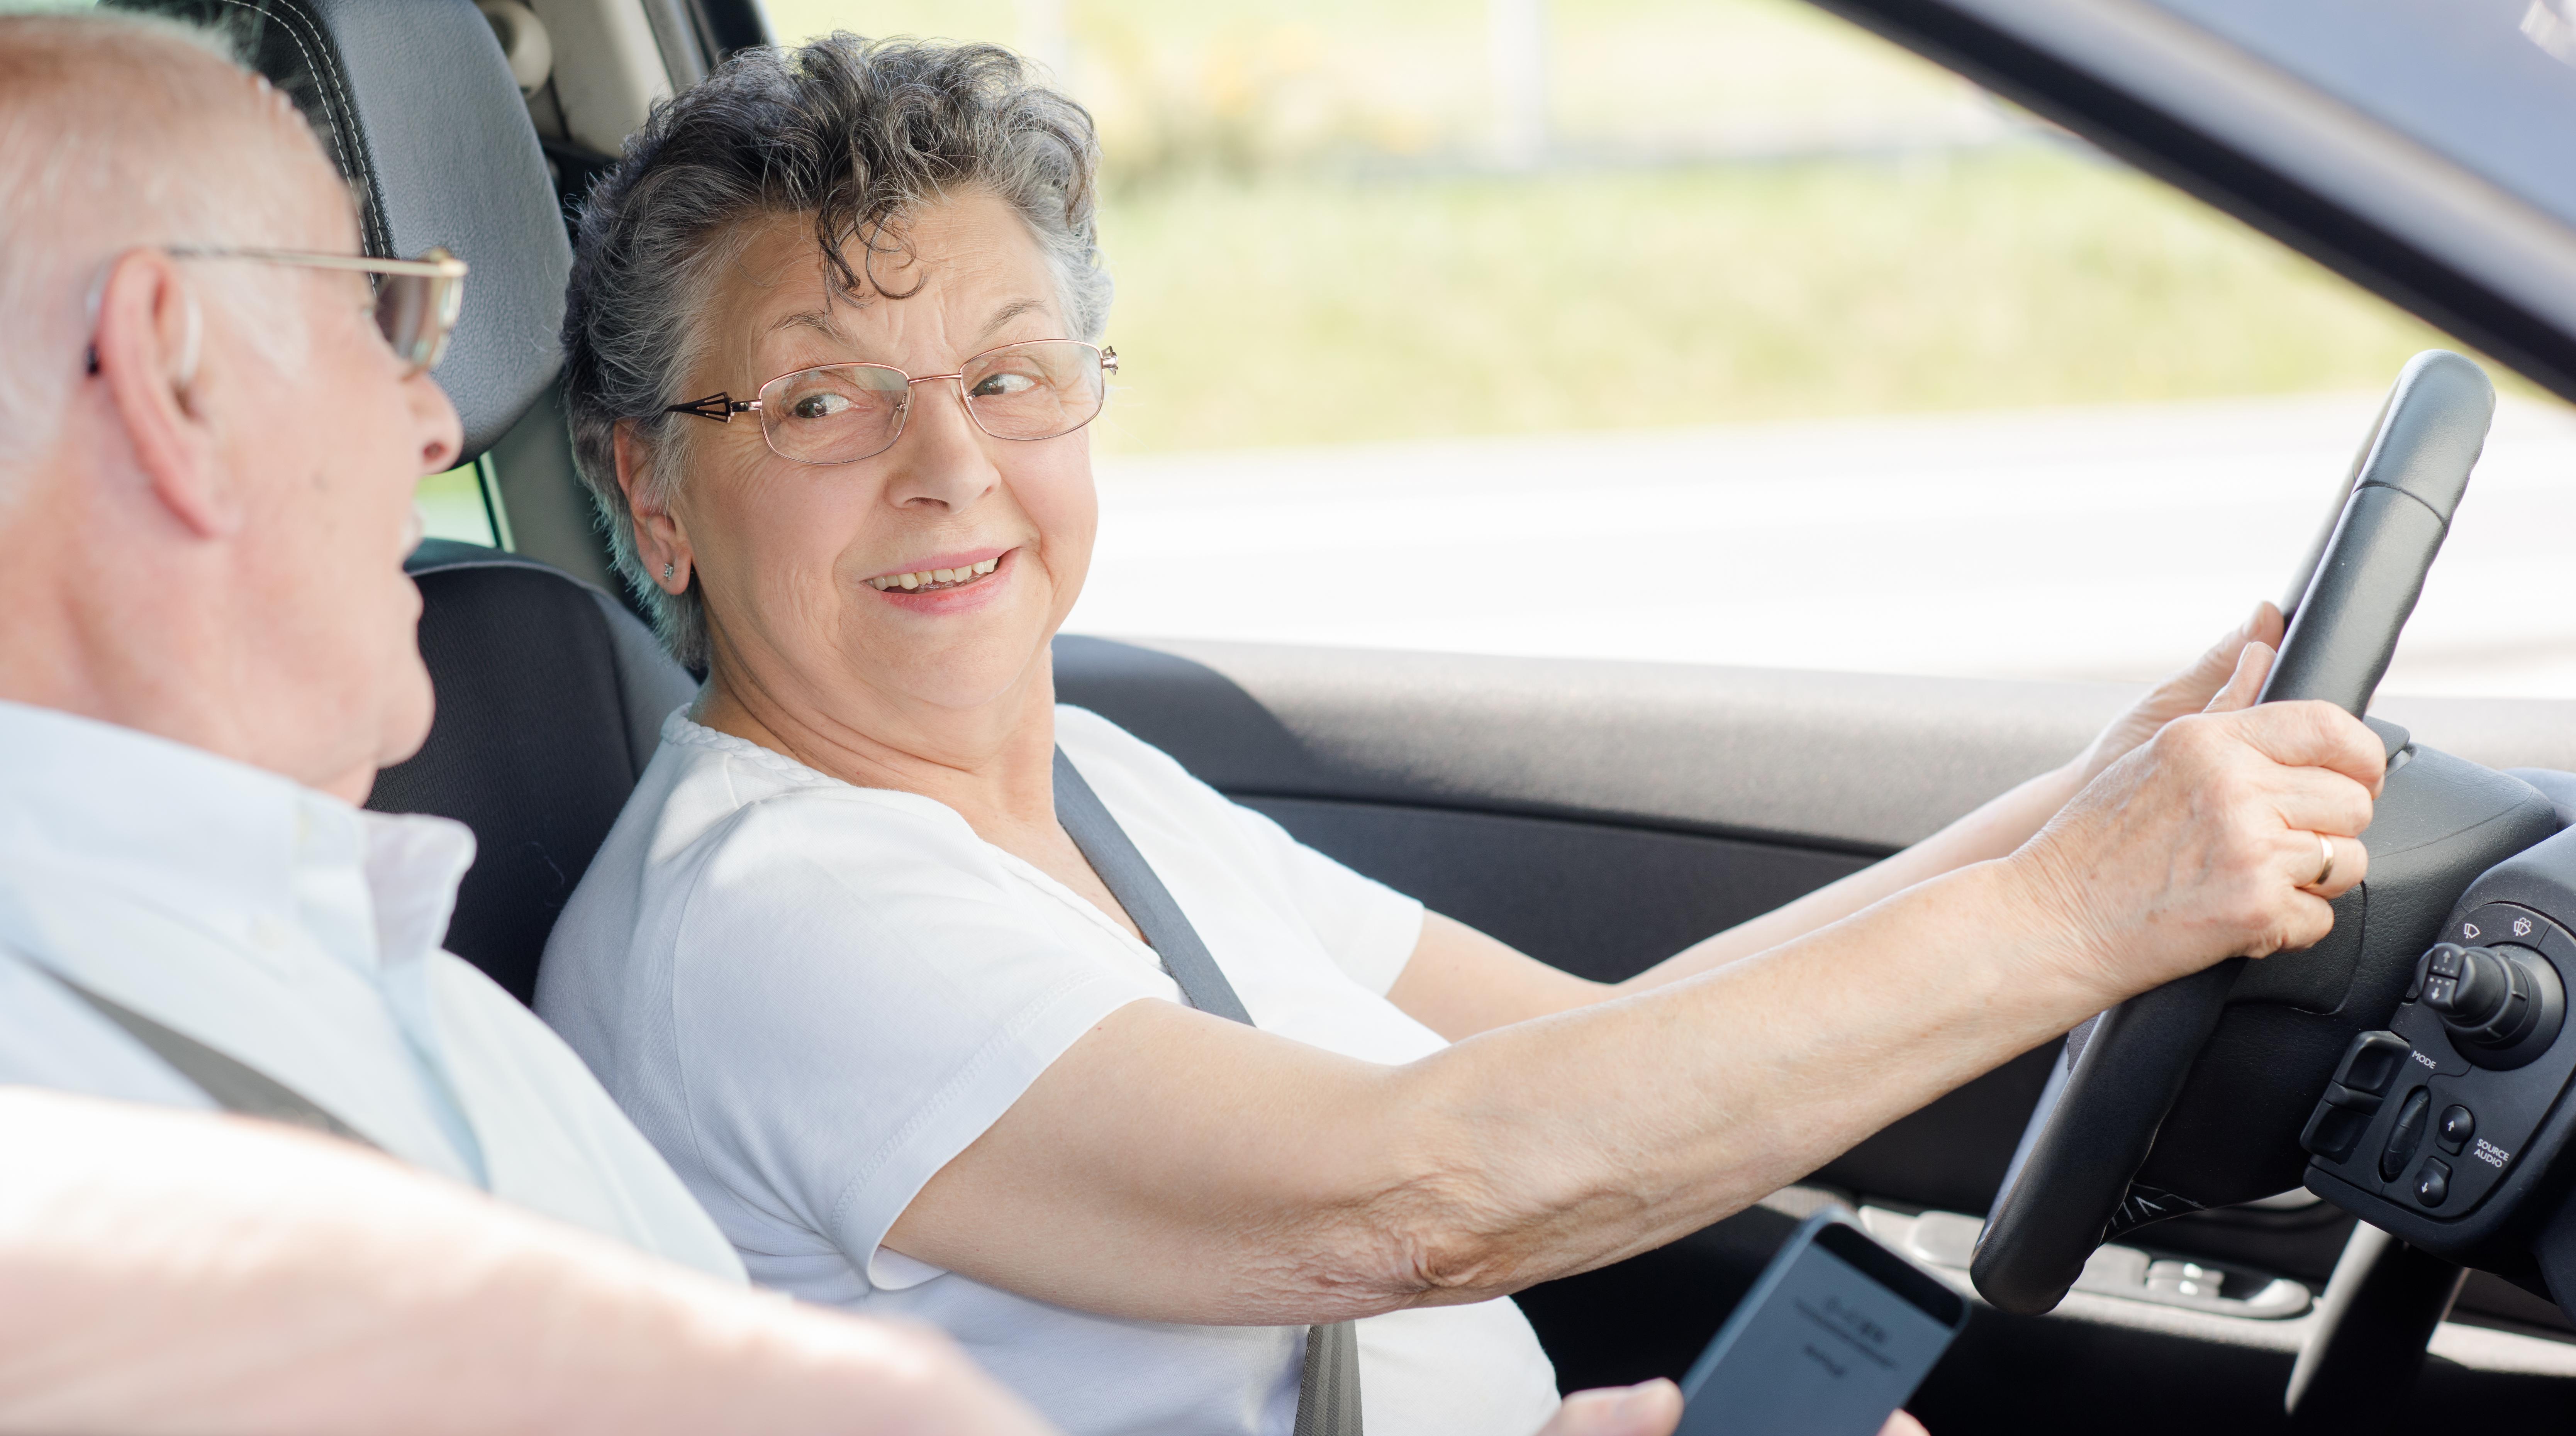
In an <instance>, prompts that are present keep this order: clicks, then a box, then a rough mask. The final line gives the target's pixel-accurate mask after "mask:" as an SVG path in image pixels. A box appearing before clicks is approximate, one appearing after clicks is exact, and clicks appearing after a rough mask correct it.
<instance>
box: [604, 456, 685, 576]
mask: <svg viewBox="0 0 2576 1436" xmlns="http://www.w3.org/2000/svg"><path fill="white" fill-rule="evenodd" d="M616 445H617V487H618V490H619V492H621V493H622V494H624V495H625V498H626V512H627V514H628V516H629V517H630V518H632V519H633V521H634V524H635V556H636V557H637V558H638V559H641V560H642V561H643V563H644V574H645V577H647V578H649V579H651V580H652V582H653V584H654V586H655V587H657V588H659V589H661V590H662V591H663V592H664V593H686V592H687V591H688V588H689V534H688V530H687V529H686V528H684V527H682V526H681V523H680V520H679V518H678V516H677V515H675V514H673V513H672V512H671V509H670V504H669V501H668V500H667V498H666V497H665V496H664V495H662V494H660V493H659V492H657V487H658V486H657V485H654V484H652V483H649V482H647V481H646V477H645V474H646V470H647V469H648V468H649V467H650V466H651V463H652V454H651V451H650V450H649V449H647V448H646V446H645V443H644V441H643V439H642V438H640V437H638V436H637V434H636V432H635V425H634V423H633V422H632V421H631V420H620V421H619V422H618V425H617V430H616Z"/></svg>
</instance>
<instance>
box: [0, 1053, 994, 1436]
mask: <svg viewBox="0 0 2576 1436" xmlns="http://www.w3.org/2000/svg"><path fill="white" fill-rule="evenodd" d="M0 1134H5V1139H6V1141H7V1144H8V1147H9V1150H10V1153H11V1157H10V1162H9V1166H8V1177H7V1180H6V1181H5V1182H0V1431H45V1432H52V1433H69V1432H87V1431H100V1432H105V1431H114V1432H119V1433H124V1436H138V1433H162V1432H169V1433H181V1432H191V1433H193V1432H208V1433H213V1432H236V1431H238V1432H253V1431H256V1432H260V1433H264V1436H292V1433H301V1432H312V1433H316V1436H320V1433H325V1432H331V1433H345V1432H350V1431H366V1432H370V1433H423V1436H428V1434H429V1433H449V1432H454V1433H466V1432H493V1431H531V1432H533V1431H540V1430H542V1431H547V1432H557V1433H565V1432H588V1431H599V1432H610V1431H615V1432H620V1433H639V1432H660V1431H670V1432H680V1431H707V1430H721V1429H729V1428H742V1429H758V1430H763V1431H770V1432H789V1431H798V1432H801V1431H812V1432H823V1431H845V1432H855V1431H868V1432H924V1433H928V1432H941V1433H952V1432H953V1433H966V1432H977V1433H984V1432H990V1433H1012V1436H1023V1433H1033V1432H1036V1431H1039V1430H1042V1429H1043V1428H1042V1427H1041V1426H1040V1425H1039V1423H1037V1422H1036V1421H1035V1420H1034V1418H1032V1417H1030V1416H1029V1415H1028V1414H1027V1413H1026V1412H1025V1411H1024V1410H1023V1409H1022V1408H1020V1407H1018V1406H1017V1405H1016V1403H1014V1402H1012V1401H1011V1400H1010V1399H1009V1398H1008V1397H1006V1396H1004V1395H1002V1394H1001V1393H1000V1392H999V1391H998V1390H997V1389H995V1388H993V1387H992V1386H991V1384H990V1383H989V1382H988V1381H986V1380H985V1379H984V1378H982V1377H981V1376H980V1375H978V1374H976V1373H974V1372H973V1371H972V1370H971V1369H970V1368H969V1367H968V1365H967V1363H966V1362H965V1361H964V1359H963V1358H962V1357H960V1356H959V1355H957V1354H956V1353H955V1351H954V1350H953V1349H952V1348H950V1347H948V1346H947V1345H946V1344H945V1343H944V1342H941V1341H939V1340H937V1339H936V1338H925V1337H920V1336H915V1335H912V1334H910V1333H906V1332H901V1331H897V1330H894V1329H891V1328H888V1327H884V1326H881V1325H878V1324H875V1323H867V1322H860V1321H856V1320H851V1319H847V1318H842V1317H839V1316H836V1315H832V1314H829V1313H824V1312H819V1311H815V1310H811V1309H806V1308H799V1307H796V1306H793V1305H792V1304H790V1303H788V1302H787V1301H785V1300H784V1299H782V1298H777V1297H772V1296H765V1295H761V1294H757V1293H753V1292H749V1291H745V1290H742V1289H740V1288H736V1287H732V1286H728V1285H726V1284H724V1283H721V1282H717V1281H715V1280H713V1279H711V1278H707V1277H704V1276H700V1275H698V1274H696V1273H693V1272H689V1271H686V1270H683V1269H681V1268H678V1267H675V1266H672V1265H670V1264H668V1263H664V1262H660V1261H658V1260H654V1259H651V1258H647V1257H644V1256H642V1255H640V1254H637V1253H634V1252H631V1251H628V1250H627V1249H625V1248H622V1247H619V1246H616V1245H615V1244H613V1243H610V1242H608V1241H606V1240H604V1239H601V1238H598V1237H595V1236H593V1235H591V1234H589V1233H586V1232H581V1231H577V1230H573V1229H570V1228H565V1227H561V1226H558V1225H556V1224H554V1223H551V1222H547V1221H543V1220H540V1219H537V1218H533V1217H530V1216H526V1215H524V1214H521V1213H518V1212H515V1211H512V1210H510V1209H508V1208H506V1207H503V1206H501V1205H500V1204H498V1203H495V1202H493V1201H491V1200H490V1199H488V1198H485V1197H483V1196H482V1195H481V1194H479V1193H475V1192H472V1191H468V1190H465V1189H462V1188H457V1187H453V1186H450V1185H448V1184H446V1183H443V1182H440V1181H437V1180H435V1179H431V1178H425V1177H421V1176H418V1175H416V1174H414V1173H411V1172H409V1171H407V1170H405V1169H403V1168H400V1167H398V1166H396V1165H394V1164H393V1163H391V1162H388V1161H385V1160H383V1159H380V1158H376V1157H374V1156H372V1155H369V1154H365V1153H361V1152H358V1151H356V1150H355V1149H352V1148H346V1147H342V1146H340V1145H339V1144H336V1143H330V1142H327V1141H324V1140H322V1139H318V1138H310V1137H306V1136H303V1135H301V1134H296V1133H289V1132H286V1131H284V1130H283V1129H276V1128H270V1127H267V1126H265V1125H264V1124H255V1123H248V1122H242V1121H238V1120H234V1119H229V1118H218V1117H209V1116H204V1115H200V1114H192V1113H177V1112H166V1111H158V1110H153V1109H145V1108H136V1107H130V1106H126V1105H123V1104H117V1103H109V1102H100V1101H94V1100H90V1099H83V1098H72V1097H64V1096H61V1095H58V1094H50V1093H39V1092H33V1091H30V1090H27V1089H0Z"/></svg>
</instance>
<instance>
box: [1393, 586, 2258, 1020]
mask: <svg viewBox="0 0 2576 1436" xmlns="http://www.w3.org/2000/svg"><path fill="white" fill-rule="evenodd" d="M2281 627H2282V624H2281V611H2280V610H2279V609H2277V608H2274V607H2273V606H2272V605H2271V604H2270V603H2268V602H2266V603H2262V604H2259V605H2257V606H2256V607H2255V610H2254V612H2253V614H2252V615H2251V616H2249V617H2248V618H2247V619H2246V620H2245V622H2244V623H2243V624H2241V625H2239V626H2238V627H2237V628H2236V629H2235V630H2234V631H2232V632H2230V633H2228V634H2227V635H2226V636H2225V637H2223V638H2221V639H2219V641H2218V642H2216V643H2214V644H2212V645H2210V648H2209V651H2208V652H2206V653H2204V654H2202V655H2201V656H2200V657H2199V659H2198V660H2196V661H2195V662H2193V663H2192V665H2191V666H2190V667H2188V668H2185V669H2183V670H2182V671H2181V672H2179V673H2176V674H2174V675H2173V676H2172V677H2170V678H2168V679H2166V680H2165V681H2164V682H2162V683H2160V684H2158V685H2156V687H2155V688H2153V689H2151V690H2150V691H2149V692H2148V693H2147V694H2146V696H2145V697H2143V698H2140V699H2139V700H2138V701H2137V702H2136V703H2134V704H2132V705H2130V707H2129V709H2128V710H2127V711H2126V712H2124V713H2122V714H2121V715H2120V716H2119V717H2118V718H2115V719H2113V720H2112V721H2111V723H2110V725H2109V726H2108V727H2106V728H2104V729H2103V730H2102V732H2101V733H2100V734H2099V735H2098V736H2096V737H2095V738H2094V740H2093V742H2092V744H2091V745H2090V746H2088V747H2087V748H2086V749H2085V750H2084V751H2083V752H2081V753H2079V754H2077V755H2076V756H2075V757H2073V758H2072V759H2069V760H2068V761H2067V762H2066V763H2065V764H2063V765H2062V766H2059V767H2056V768H2052V769H2050V770H2049V771H2047V772H2045V773H2042V774H2040V775H2039V776H2038V777H2035V778H2032V779H2030V780H2029V781H2028V782H2025V783H2023V784H2021V785H2020V786H2018V787H2016V788H2014V789H2012V790H2011V791H2010V792H2007V793H2004V794H2002V795H2001V796H1999V797H1996V798H1994V799H1992V800H1990V801H1988V802H1987V803H1985V804H1984V805H1983V806H1981V807H1979V808H1978V809H1977V810H1976V811H1975V812H1972V813H1970V814H1968V815H1967V816H1966V817H1963V818H1960V819H1959V820H1958V821H1956V822H1954V823H1952V824H1950V825H1949V826H1948V827H1946V828H1943V829H1942V830H1941V831H1939V832H1937V833H1934V834H1933V835H1932V836H1930V837H1928V838H1925V839H1924V840H1923V841H1921V842H1919V843H1916V844H1914V845H1913V846H1912V847H1909V848H1907V849H1905V850H1904V851H1903V852H1900V853H1896V854H1894V855H1892V856H1890V857H1888V858H1886V859H1884V860H1882V861H1879V862H1876V863H1872V864H1870V865H1869V866H1868V867H1866V868H1863V869H1861V870H1860V871H1859V872H1856V873H1853V874H1852V875H1851V876H1849V877H1846V878H1843V879H1841V880H1840V881H1837V882H1832V883H1828V884H1826V885H1825V886H1824V887H1821V888H1818V889H1817V890H1816V891H1814V892H1811V893H1809V894H1807V895H1806V896H1804V897H1802V898H1799V899H1797V900H1796V901H1794V902H1790V903H1786V904H1783V905H1782V906H1780V907H1777V908H1774V909H1773V910H1771V911H1770V912H1767V913H1764V914H1763V915H1761V916H1760V917H1757V918H1752V919H1750V920H1748V921H1745V922H1741V923H1738V924H1736V925H1735V926H1734V927H1731V928H1728V929H1727V930H1726V931H1724V932H1721V933H1718V934H1717V935H1716V936H1714V937H1710V938H1707V939H1704V940H1702V941H1700V942H1697V943H1694V944H1692V945H1691V946H1689V947H1687V948H1684V949H1683V950H1682V951H1681V952H1679V953H1677V954H1675V955H1674V956H1673V957H1670V958H1668V959H1666V960H1665V961H1663V962H1660V963H1657V964H1656V965H1655V966H1653V967H1651V968H1648V969H1647V970H1645V971H1644V972H1641V973H1639V974H1637V975H1636V976H1635V977H1632V978H1630V979H1628V980H1627V981H1625V982H1622V983H1615V984H1614V983H1600V982H1591V981H1588V980H1586V979H1584V978H1580V977H1576V976H1574V975H1573V974H1571V973H1567V972H1563V971H1561V970H1559V969H1557V968H1553V967H1549V966H1548V965H1546V964H1545V963H1542V962H1539V961H1537V960H1535V959H1533V958H1530V957H1528V956H1526V955H1524V954H1522V953H1520V952H1517V951H1515V950H1513V949H1512V948H1511V947H1509V946H1508V945H1506V944H1504V943H1501V942H1498V941H1496V940H1495V939H1493V938H1491V937H1488V936H1486V935H1485V934H1483V933H1480V932H1478V931H1476V930H1475V929H1474V928H1471V927H1468V926H1467V925H1466V924H1464V923H1461V922H1457V921H1455V920H1453V919H1450V918H1446V917H1442V916H1439V915H1437V914H1433V915H1430V917H1429V918H1428V920H1427V921H1426V922H1425V924H1424V926H1423V934H1422V941H1421V944H1420V945H1419V946H1418V947H1417V948H1416V949H1415V950H1414V954H1413V958H1412V960H1411V961H1410V962H1408V963H1407V964H1406V965H1405V969H1404V973H1403V975H1402V976H1401V977H1399V978H1398V979H1397V981H1396V984H1395V988H1394V990H1393V991H1391V992H1389V993H1388V994H1387V996H1388V998H1389V1000H1391V1001H1393V1002H1394V1003H1395V1005H1396V1006H1398V1007H1400V1008H1402V1009H1404V1011H1405V1012H1406V1013H1407V1014H1409V1015H1411V1016H1412V1017H1413V1018H1414V1020H1416V1021H1418V1022H1421V1023H1422V1024H1424V1025H1425V1026H1427V1027H1429V1028H1431V1030H1433V1031H1435V1032H1437V1033H1439V1034H1440V1035H1441V1036H1443V1037H1446V1038H1448V1039H1450V1040H1451V1041H1453V1042H1454V1041H1457V1040H1458V1039H1460V1038H1463V1037H1468V1036H1472V1035H1473V1034H1475V1033H1478V1032H1485V1031H1489V1030H1491V1029H1493V1028H1496V1027H1501V1026H1504V1025H1506V1024H1508V1023H1513V1022H1522V1021H1526V1020H1528V1019H1530V1018H1532V1017H1538V1016H1543V1015H1545V1014H1547V1013H1551V1012H1563V1011H1567V1010H1569V1009H1571V1008H1575V1007H1581V1006H1584V1005H1585V1004H1587V1003H1593V1002H1599V1001H1601V1000H1603V999H1604V998H1607V997H1611V996H1614V995H1616V994H1618V993H1620V992H1634V991H1638V990H1640V989H1643V988H1648V987H1657V986H1661V985H1662V984H1664V983H1667V982H1673V981H1677V980H1679V979H1681V978H1685V977H1689V976H1691V975H1692V974H1694V973H1700V972H1705V971H1707V970H1708V969H1710V968H1712V967H1718V966H1721V965H1723V964H1725V963H1729V962H1733V961H1735V960H1736V959H1737V958H1741V957H1749V956H1751V955H1752V954H1754V953H1757V952H1763V951H1766V950H1768V949H1771V948H1774V947H1778V946H1779V945H1780V944H1782V943H1785V942H1790V941H1793V940H1795V939H1797V938H1800V937H1804V936H1806V935H1807V934H1808V933H1811V932H1814V931H1816V930H1817V929H1818V928H1821V927H1823V926H1825V925H1826V924H1828V923H1833V922H1839V921H1841V920H1842V919H1844V918H1847V917H1849V916H1851V915H1852V914H1853V913H1856V912H1859V911H1860V910H1861V909H1863V908H1865V907H1868V906H1869V905H1870V904H1872V903H1874V902H1878V901H1879V900H1881V899H1883V898H1886V897H1889V896H1892V895H1894V894H1896V893H1899V892H1902V891H1904V890H1905V889H1907V888H1910V887H1912V886H1914V885H1915V884H1917V883H1921V882H1927V881H1929V880H1931V879H1933V878H1936V877H1939V876H1941V875H1942V874H1943V873H1948V872H1955V871H1957V870H1958V869H1960V868H1963V867H1966V866H1967V865H1969V864H1970V863H1980V862H1985V861H1987V860H1989V859H1993V858H1999V857H2002V856H2003V855H2005V854H2006V853H2009V852H2011V851H2012V850H2013V849H2015V848H2018V847H2020V846H2021V845H2022V844H2023V843H2025V842H2028V841H2029V840H2030V837H2031V835H2032V834H2034V833H2036V832H2038V831H2039V830H2040V828H2041V827H2043V826H2045V825H2046V824H2047V822H2048V820H2049V819H2050V818H2051V817H2054V816H2055V815H2056V813H2057V810H2058V809H2060V808H2062V807H2064V806H2066V803H2067V801H2068V800H2069V799H2071V798H2073V797H2074V796H2075V795H2076V794H2077V793H2078V792H2081V791H2082V790H2083V788H2084V786H2085V785H2086V784H2088V783H2090V782H2092V781H2093V780H2094V779H2095V778H2096V777H2099V776H2100V775H2101V773H2102V771H2103V770H2104V769H2106V768H2108V767H2110V766H2111V765H2112V764H2113V763H2116V762H2118V761H2119V760H2120V759H2121V758H2123V757H2125V756H2127V755H2128V754H2129V752H2130V751H2131V750H2133V749H2135V748H2136V747H2137V746H2138V745H2140V744H2142V743H2144V742H2146V741H2147V740H2148V739H2150V738H2153V737H2154V736H2155V735H2156V732H2157V730H2159V729H2161V728H2163V727H2164V725H2165V724H2167V723H2169V722H2171V721H2172V720H2174V719H2176V718H2179V717H2182V716H2183V715H2185V714H2188V713H2199V712H2202V711H2204V710H2205V709H2208V708H2211V707H2215V708H2218V709H2222V710H2226V709H2236V708H2242V707H2245V706H2247V705H2249V704H2251V703H2252V702H2253V701H2254V695H2255V694H2256V692H2258V691H2259V690H2260V689H2261V687H2262V679H2263V675H2264V674H2266V673H2268V672H2270V667H2269V664H2270V658H2271V650H2272V648H2273V647H2275V646H2277V645H2278V644H2279V643H2280V641H2281ZM2249 651H2252V652H2255V653H2256V654H2257V655H2258V656H2257V658H2256V660H2255V662H2254V663H2253V664H2252V665H2251V666H2248V665H2247V664H2245V662H2244V657H2245V655H2246V654H2247V653H2248V652H2249ZM2231 676H2232V677H2233V679H2234V681H2232V682H2231Z"/></svg>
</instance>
